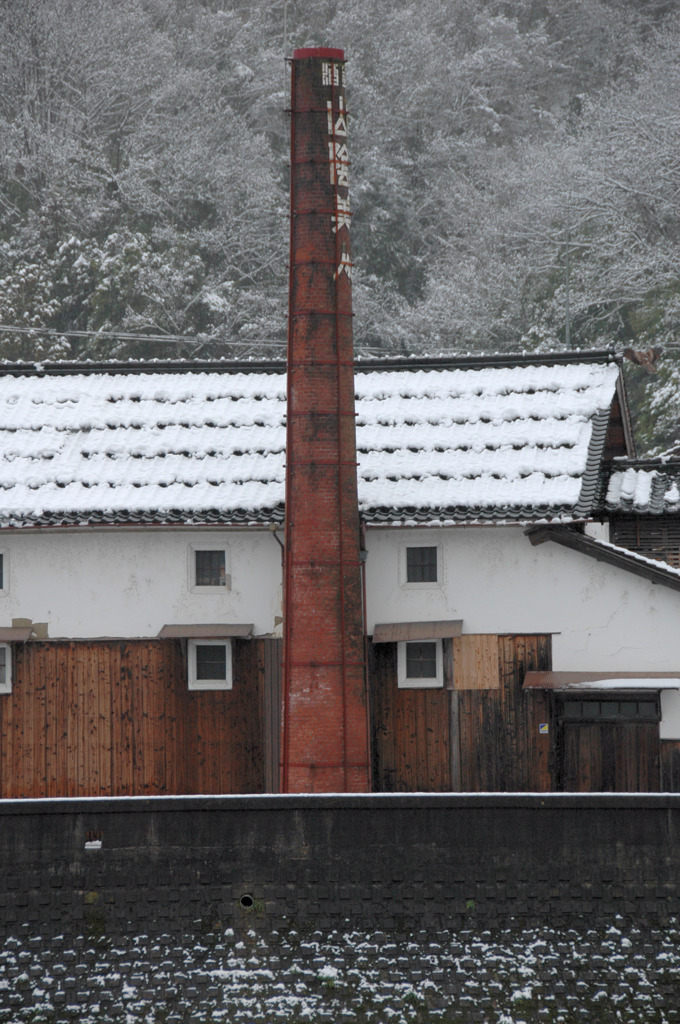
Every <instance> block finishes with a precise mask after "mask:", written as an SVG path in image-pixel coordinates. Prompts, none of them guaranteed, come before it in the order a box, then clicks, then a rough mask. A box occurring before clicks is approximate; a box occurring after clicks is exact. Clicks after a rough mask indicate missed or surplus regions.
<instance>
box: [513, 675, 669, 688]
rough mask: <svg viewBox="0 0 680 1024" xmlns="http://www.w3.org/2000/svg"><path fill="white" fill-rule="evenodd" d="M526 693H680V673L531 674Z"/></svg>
mask: <svg viewBox="0 0 680 1024" xmlns="http://www.w3.org/2000/svg"><path fill="white" fill-rule="evenodd" d="M524 689H525V690H577V691H578V690H678V689H680V672H527V674H526V675H525V677H524Z"/></svg>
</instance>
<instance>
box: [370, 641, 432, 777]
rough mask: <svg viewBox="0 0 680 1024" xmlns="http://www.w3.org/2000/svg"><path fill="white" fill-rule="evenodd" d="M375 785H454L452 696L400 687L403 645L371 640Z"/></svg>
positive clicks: (427, 690)
mask: <svg viewBox="0 0 680 1024" xmlns="http://www.w3.org/2000/svg"><path fill="white" fill-rule="evenodd" d="M368 656H369V677H370V681H371V722H372V761H373V788H374V790H376V791H378V792H383V793H392V792H415V791H418V792H432V793H436V792H442V791H446V790H448V789H450V786H451V783H450V778H451V774H450V756H449V711H448V702H449V694H448V692H447V691H446V690H442V689H438V690H429V689H422V690H419V689H412V690H411V689H404V690H400V689H399V688H398V687H397V645H396V644H369V651H368Z"/></svg>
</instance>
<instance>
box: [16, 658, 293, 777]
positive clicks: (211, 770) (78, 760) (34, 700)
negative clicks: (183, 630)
mask: <svg viewBox="0 0 680 1024" xmlns="http://www.w3.org/2000/svg"><path fill="white" fill-rule="evenodd" d="M269 648H272V650H270V649H269ZM279 664H280V641H270V640H248V641H234V644H233V678H234V684H233V689H232V690H229V691H219V690H218V691H189V689H188V687H187V680H186V665H185V658H184V656H183V653H182V645H181V643H180V642H179V641H175V640H144V641H123V640H111V641H77V642H76V641H49V642H35V643H29V644H24V645H19V644H18V645H16V646H15V649H14V672H13V675H14V685H13V692H12V693H11V694H7V695H0V795H1V796H2V797H44V796H130V795H147V794H148V795H154V794H155V795H159V794H187V793H257V792H263V791H264V789H265V763H266V752H265V729H266V721H265V714H266V711H267V707H266V700H267V697H266V693H267V692H268V689H271V688H272V687H276V686H277V685H278V683H277V681H278V678H279V675H278V672H277V670H276V668H272V666H278V665H279ZM266 665H267V667H268V676H267V673H266V672H265V668H266ZM277 694H278V690H277ZM269 705H271V706H276V705H277V695H275V699H273V700H272V699H271V697H270V698H269ZM271 728H272V726H271V723H270V732H271Z"/></svg>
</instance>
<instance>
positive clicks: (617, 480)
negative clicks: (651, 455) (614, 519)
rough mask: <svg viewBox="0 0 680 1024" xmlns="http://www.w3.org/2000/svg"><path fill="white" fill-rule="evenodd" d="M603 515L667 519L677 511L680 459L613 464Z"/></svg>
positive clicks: (678, 505) (679, 498) (679, 504)
mask: <svg viewBox="0 0 680 1024" xmlns="http://www.w3.org/2000/svg"><path fill="white" fill-rule="evenodd" d="M604 507H605V511H606V512H609V513H611V512H618V513H622V514H635V515H667V514H668V513H671V512H675V513H677V512H678V511H680V459H677V458H676V459H667V458H659V459H645V460H639V461H633V460H626V461H618V460H617V463H615V464H614V467H613V469H612V472H611V475H610V477H609V481H608V484H607V491H606V497H605V500H604Z"/></svg>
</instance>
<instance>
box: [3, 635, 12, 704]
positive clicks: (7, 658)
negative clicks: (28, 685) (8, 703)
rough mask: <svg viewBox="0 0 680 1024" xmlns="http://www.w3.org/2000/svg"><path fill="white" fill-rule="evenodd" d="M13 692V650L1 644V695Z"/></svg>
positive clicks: (7, 645)
mask: <svg viewBox="0 0 680 1024" xmlns="http://www.w3.org/2000/svg"><path fill="white" fill-rule="evenodd" d="M11 692H12V648H11V647H10V645H9V644H0V693H11Z"/></svg>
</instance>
